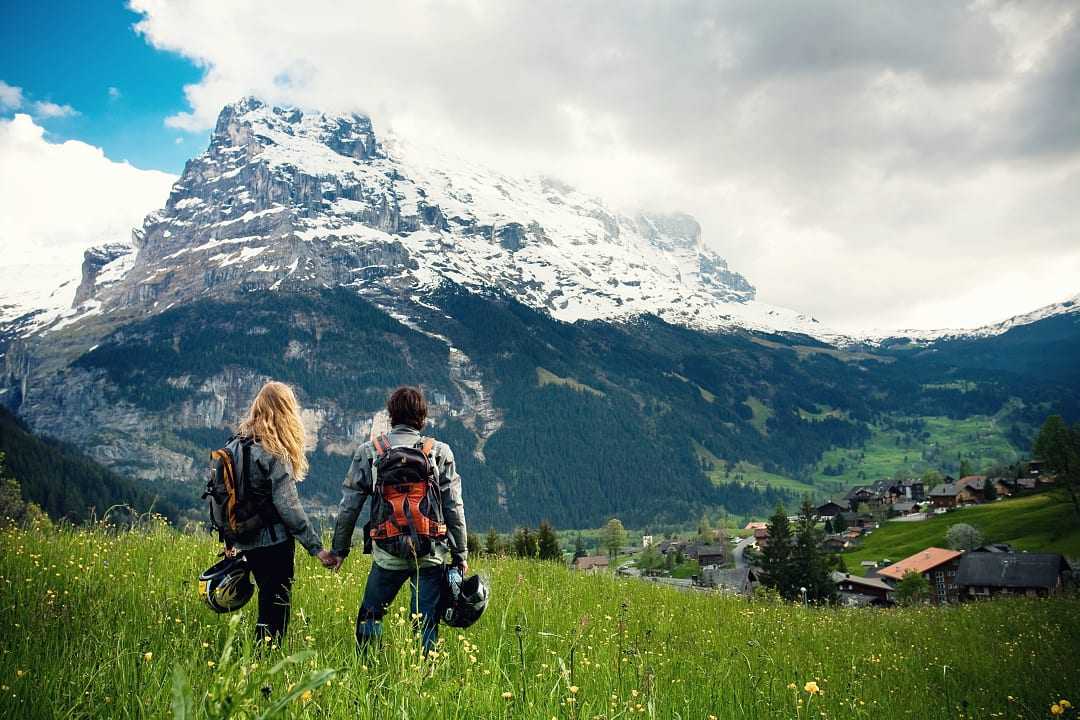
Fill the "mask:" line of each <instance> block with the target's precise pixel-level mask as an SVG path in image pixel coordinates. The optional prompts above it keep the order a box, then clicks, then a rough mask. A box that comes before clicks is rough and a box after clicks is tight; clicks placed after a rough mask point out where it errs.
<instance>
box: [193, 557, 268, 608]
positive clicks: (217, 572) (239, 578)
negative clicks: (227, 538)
mask: <svg viewBox="0 0 1080 720" xmlns="http://www.w3.org/2000/svg"><path fill="white" fill-rule="evenodd" d="M254 593H255V588H254V587H253V586H252V584H251V578H250V577H248V566H247V563H246V562H245V561H244V558H243V556H239V557H227V558H225V559H224V560H222V561H221V562H219V563H217V564H216V565H214V566H213V567H212V568H210V569H209V570H207V571H206V572H204V573H203V574H202V575H200V576H199V595H200V597H202V599H203V602H205V603H206V604H207V605H209V606H210V609H211V610H213V611H214V612H216V613H227V612H233V611H234V610H239V609H240V608H242V607H244V605H246V604H247V601H248V600H250V599H251V596H252V595H253V594H254Z"/></svg>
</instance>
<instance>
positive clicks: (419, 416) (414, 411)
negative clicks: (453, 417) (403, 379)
mask: <svg viewBox="0 0 1080 720" xmlns="http://www.w3.org/2000/svg"><path fill="white" fill-rule="evenodd" d="M386 411H387V412H388V413H390V424H391V425H408V426H409V427H413V428H416V429H417V430H423V429H424V423H426V422H427V400H425V399H424V393H423V392H422V391H421V390H420V388H417V387H408V386H404V387H399V388H398V389H397V390H395V391H394V392H392V393H390V399H389V400H387V401H386Z"/></svg>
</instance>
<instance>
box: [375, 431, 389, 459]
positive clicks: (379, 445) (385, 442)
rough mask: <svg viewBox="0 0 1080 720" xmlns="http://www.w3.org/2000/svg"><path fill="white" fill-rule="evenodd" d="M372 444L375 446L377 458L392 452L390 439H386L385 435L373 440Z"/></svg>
mask: <svg viewBox="0 0 1080 720" xmlns="http://www.w3.org/2000/svg"><path fill="white" fill-rule="evenodd" d="M371 442H372V444H373V445H374V446H375V456H376V457H377V458H381V457H382V456H383V455H385V454H386V453H388V452H390V438H388V437H386V435H385V434H384V435H379V436H377V437H375V438H373V439H372V441H371Z"/></svg>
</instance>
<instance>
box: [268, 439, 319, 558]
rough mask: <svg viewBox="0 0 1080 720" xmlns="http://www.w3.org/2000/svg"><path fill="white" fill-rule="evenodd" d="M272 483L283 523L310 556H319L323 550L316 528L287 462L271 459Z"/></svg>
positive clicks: (269, 469)
mask: <svg viewBox="0 0 1080 720" xmlns="http://www.w3.org/2000/svg"><path fill="white" fill-rule="evenodd" d="M267 470H268V471H269V474H270V482H271V484H272V487H273V500H274V507H275V508H276V509H277V511H278V515H280V516H281V522H282V523H283V524H284V525H285V528H286V529H287V530H288V531H289V534H290V535H292V536H293V537H294V538H296V539H297V540H298V541H299V542H300V544H301V545H303V546H304V549H305V550H307V551H308V554H310V555H318V554H319V551H321V550H322V549H323V546H322V542H321V541H320V540H319V536H318V535H317V534H316V533H315V528H314V527H312V525H311V520H309V519H308V516H307V513H306V512H304V506H303V505H301V504H300V496H299V495H297V494H296V481H295V480H293V476H292V468H290V467H289V464H288V463H287V462H284V461H282V460H279V459H278V458H275V457H271V459H270V467H269V468H267Z"/></svg>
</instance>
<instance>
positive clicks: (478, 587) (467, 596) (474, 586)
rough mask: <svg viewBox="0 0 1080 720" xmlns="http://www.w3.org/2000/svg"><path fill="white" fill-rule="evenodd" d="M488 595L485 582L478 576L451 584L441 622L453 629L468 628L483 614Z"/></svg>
mask: <svg viewBox="0 0 1080 720" xmlns="http://www.w3.org/2000/svg"><path fill="white" fill-rule="evenodd" d="M490 595H491V592H490V590H488V585H487V582H486V581H485V580H484V579H483V578H482V577H480V576H479V575H473V576H471V577H467V578H465V579H464V580H462V581H461V582H460V583H458V582H451V583H450V597H449V598H447V604H446V610H445V611H444V612H443V622H445V623H446V624H447V625H449V626H450V627H455V628H467V627H469V626H470V625H472V624H473V623H474V622H476V621H477V620H479V619H480V616H481V615H483V614H484V610H485V608H487V605H488V598H489V597H490Z"/></svg>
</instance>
